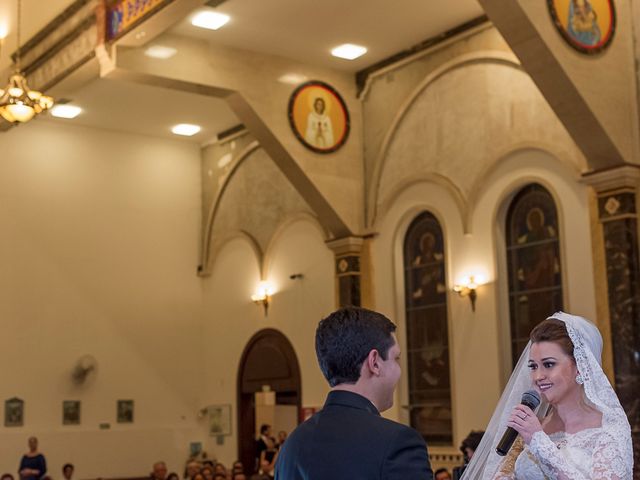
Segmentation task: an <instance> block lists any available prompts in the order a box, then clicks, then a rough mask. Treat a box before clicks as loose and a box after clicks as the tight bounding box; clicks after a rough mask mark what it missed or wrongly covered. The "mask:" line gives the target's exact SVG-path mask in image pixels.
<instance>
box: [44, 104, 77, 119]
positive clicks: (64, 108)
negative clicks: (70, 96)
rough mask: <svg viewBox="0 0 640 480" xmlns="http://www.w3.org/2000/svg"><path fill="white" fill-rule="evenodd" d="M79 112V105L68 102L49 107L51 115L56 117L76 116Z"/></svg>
mask: <svg viewBox="0 0 640 480" xmlns="http://www.w3.org/2000/svg"><path fill="white" fill-rule="evenodd" d="M80 113H82V109H81V108H80V107H76V106H75V105H68V104H65V105H55V106H54V107H53V108H52V109H51V115H53V116H54V117H57V118H76V117H77V116H78V115H80Z"/></svg>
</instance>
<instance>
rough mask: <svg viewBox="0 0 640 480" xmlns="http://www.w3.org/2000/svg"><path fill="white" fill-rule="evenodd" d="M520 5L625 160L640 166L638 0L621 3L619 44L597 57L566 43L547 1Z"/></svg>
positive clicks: (618, 5)
mask: <svg viewBox="0 0 640 480" xmlns="http://www.w3.org/2000/svg"><path fill="white" fill-rule="evenodd" d="M517 1H518V3H520V5H521V7H522V9H523V10H524V11H525V12H526V14H527V16H528V18H529V20H530V21H531V22H533V24H534V25H535V27H536V29H537V30H538V32H539V34H540V36H541V37H542V38H543V39H544V41H545V42H546V44H547V45H548V46H549V48H550V50H551V51H552V52H553V54H554V55H555V57H556V59H557V60H558V61H559V62H560V63H561V65H562V68H563V70H564V71H565V72H566V74H567V75H568V76H569V77H570V78H571V81H572V82H573V83H574V84H575V86H576V88H577V89H578V90H579V92H580V94H581V95H582V97H583V98H584V100H585V101H586V102H587V104H588V105H589V107H590V108H591V109H592V111H593V112H594V114H595V115H596V116H597V117H598V120H599V121H600V122H601V124H602V126H603V127H604V129H605V130H606V132H607V134H608V135H609V137H610V138H611V139H612V140H613V142H614V143H615V145H616V147H617V148H618V150H619V151H620V153H621V154H622V156H623V157H624V159H625V161H627V162H632V163H638V162H640V128H639V121H640V119H639V117H638V91H637V77H636V68H637V67H636V63H635V61H636V59H635V56H634V47H637V44H636V43H635V41H634V37H633V35H634V31H633V25H634V23H635V25H636V28H637V24H638V17H637V12H638V10H637V7H636V8H635V11H634V8H633V5H632V0H618V1H616V2H615V8H616V13H617V21H616V30H615V36H614V38H613V41H612V42H611V44H610V46H609V48H608V49H607V50H605V51H604V52H603V53H601V54H598V55H593V56H589V55H581V54H579V53H578V52H576V51H575V50H574V49H573V48H572V47H570V46H569V45H567V44H566V43H565V41H564V40H563V39H562V37H561V36H560V34H559V33H558V32H557V31H556V29H555V26H554V24H553V22H552V21H551V19H550V16H549V12H548V10H547V5H546V2H532V1H529V0H517ZM636 35H637V33H636ZM538 74H540V72H538ZM542 75H544V72H543V73H542Z"/></svg>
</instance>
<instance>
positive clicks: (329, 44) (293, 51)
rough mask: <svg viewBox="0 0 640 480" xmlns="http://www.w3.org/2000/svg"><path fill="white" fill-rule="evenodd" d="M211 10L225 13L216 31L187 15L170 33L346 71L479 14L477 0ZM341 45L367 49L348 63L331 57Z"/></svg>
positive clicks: (310, 0) (340, 1)
mask: <svg viewBox="0 0 640 480" xmlns="http://www.w3.org/2000/svg"><path fill="white" fill-rule="evenodd" d="M215 11H218V12H220V13H225V14H227V15H229V16H230V17H231V20H230V21H229V23H228V24H227V25H225V26H224V27H222V28H221V29H220V30H216V31H211V30H204V29H201V28H196V27H193V26H192V25H191V24H190V17H191V15H190V16H189V17H187V18H185V19H183V20H182V21H181V22H179V23H178V24H177V25H176V26H175V27H174V28H173V29H172V32H173V33H179V34H181V35H187V36H192V37H198V38H203V39H208V40H210V41H211V42H215V43H220V44H224V45H229V46H233V47H237V48H243V49H247V50H253V51H258V52H265V53H271V54H276V55H280V56H283V57H287V58H290V59H293V60H297V61H301V62H305V63H310V64H313V65H319V66H323V67H329V68H335V69H341V70H345V71H350V72H356V71H358V70H361V69H363V68H366V67H367V66H370V65H372V64H374V63H377V62H378V61H380V60H383V59H385V58H387V57H389V56H391V55H393V54H395V53H398V52H400V51H402V50H405V49H408V48H410V47H412V46H414V45H416V44H418V43H420V42H422V41H424V40H426V39H428V38H431V37H434V36H436V35H438V34H440V33H442V32H445V31H447V30H449V29H451V28H453V27H456V26H458V25H461V24H463V23H464V22H467V21H469V20H471V19H473V18H475V17H478V16H480V15H482V14H483V13H484V11H483V10H482V8H481V7H480V5H479V4H478V2H477V0H445V1H443V0H322V1H318V0H227V1H225V2H223V3H222V4H221V5H220V6H219V7H217V8H216V9H215ZM194 13H195V12H194ZM343 43H355V44H359V45H363V46H365V47H367V48H368V50H369V51H368V52H367V54H365V55H364V56H363V57H361V58H359V59H357V60H353V61H349V60H342V59H338V58H334V57H332V56H331V54H330V50H331V49H332V48H334V47H336V46H338V45H340V44H343Z"/></svg>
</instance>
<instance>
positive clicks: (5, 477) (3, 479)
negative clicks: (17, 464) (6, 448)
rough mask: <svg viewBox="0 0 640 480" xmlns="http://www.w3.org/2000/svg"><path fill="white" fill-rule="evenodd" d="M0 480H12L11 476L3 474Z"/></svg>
mask: <svg viewBox="0 0 640 480" xmlns="http://www.w3.org/2000/svg"><path fill="white" fill-rule="evenodd" d="M0 480H13V475H11V474H10V473H3V474H2V477H0Z"/></svg>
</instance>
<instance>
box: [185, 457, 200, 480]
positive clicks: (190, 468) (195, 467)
mask: <svg viewBox="0 0 640 480" xmlns="http://www.w3.org/2000/svg"><path fill="white" fill-rule="evenodd" d="M200 468H201V466H200V462H196V461H195V460H192V461H190V462H189V463H187V468H186V469H185V472H184V478H185V480H187V479H190V480H193V477H195V476H196V474H197V473H199V472H200Z"/></svg>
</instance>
